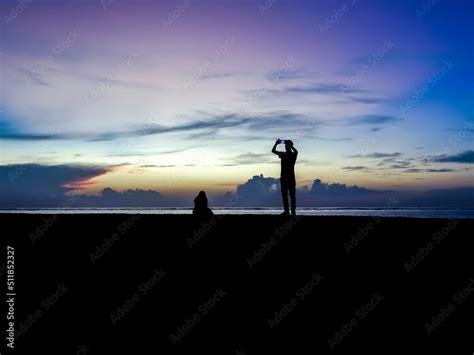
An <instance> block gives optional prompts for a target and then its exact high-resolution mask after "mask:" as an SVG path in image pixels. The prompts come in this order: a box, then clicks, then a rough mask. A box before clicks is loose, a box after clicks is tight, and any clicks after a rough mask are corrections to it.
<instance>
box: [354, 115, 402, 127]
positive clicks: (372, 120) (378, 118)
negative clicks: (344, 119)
mask: <svg viewBox="0 0 474 355" xmlns="http://www.w3.org/2000/svg"><path fill="white" fill-rule="evenodd" d="M402 120H403V119H402V118H399V117H395V116H385V115H363V116H360V117H357V118H355V119H353V120H351V121H350V123H351V124H353V125H384V124H393V123H397V122H400V121H402Z"/></svg>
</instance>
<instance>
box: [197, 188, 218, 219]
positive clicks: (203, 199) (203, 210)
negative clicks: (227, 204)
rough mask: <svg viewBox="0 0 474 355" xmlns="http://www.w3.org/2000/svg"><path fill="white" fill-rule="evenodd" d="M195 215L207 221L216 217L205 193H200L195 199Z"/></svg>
mask: <svg viewBox="0 0 474 355" xmlns="http://www.w3.org/2000/svg"><path fill="white" fill-rule="evenodd" d="M193 215H194V216H195V217H198V218H199V219H206V218H210V217H212V216H214V213H213V212H212V211H211V209H210V208H209V207H208V204H207V196H206V193H205V192H204V191H200V192H199V194H198V195H197V196H196V198H195V199H194V208H193Z"/></svg>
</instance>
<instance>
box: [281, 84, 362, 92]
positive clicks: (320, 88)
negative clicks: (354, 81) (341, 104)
mask: <svg viewBox="0 0 474 355" xmlns="http://www.w3.org/2000/svg"><path fill="white" fill-rule="evenodd" d="M342 90H344V93H345V94H349V93H357V92H360V90H358V89H344V88H343V87H342V86H341V85H339V84H323V83H315V84H312V85H309V86H290V87H285V88H283V91H284V92H286V93H303V94H334V93H336V94H342Z"/></svg>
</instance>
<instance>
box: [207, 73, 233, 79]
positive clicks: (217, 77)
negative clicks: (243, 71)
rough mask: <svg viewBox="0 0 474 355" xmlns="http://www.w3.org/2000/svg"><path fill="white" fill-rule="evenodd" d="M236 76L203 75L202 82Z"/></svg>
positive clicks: (227, 74)
mask: <svg viewBox="0 0 474 355" xmlns="http://www.w3.org/2000/svg"><path fill="white" fill-rule="evenodd" d="M232 76H235V75H234V74H231V73H221V74H203V75H201V80H209V79H222V78H229V77H232Z"/></svg>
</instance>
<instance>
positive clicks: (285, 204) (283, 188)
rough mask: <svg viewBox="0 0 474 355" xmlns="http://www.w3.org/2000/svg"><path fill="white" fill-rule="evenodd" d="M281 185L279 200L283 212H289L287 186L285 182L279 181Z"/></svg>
mask: <svg viewBox="0 0 474 355" xmlns="http://www.w3.org/2000/svg"><path fill="white" fill-rule="evenodd" d="M280 185H281V199H282V200H283V208H284V210H285V212H289V211H290V210H289V208H288V184H287V183H286V181H285V180H282V179H280Z"/></svg>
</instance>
